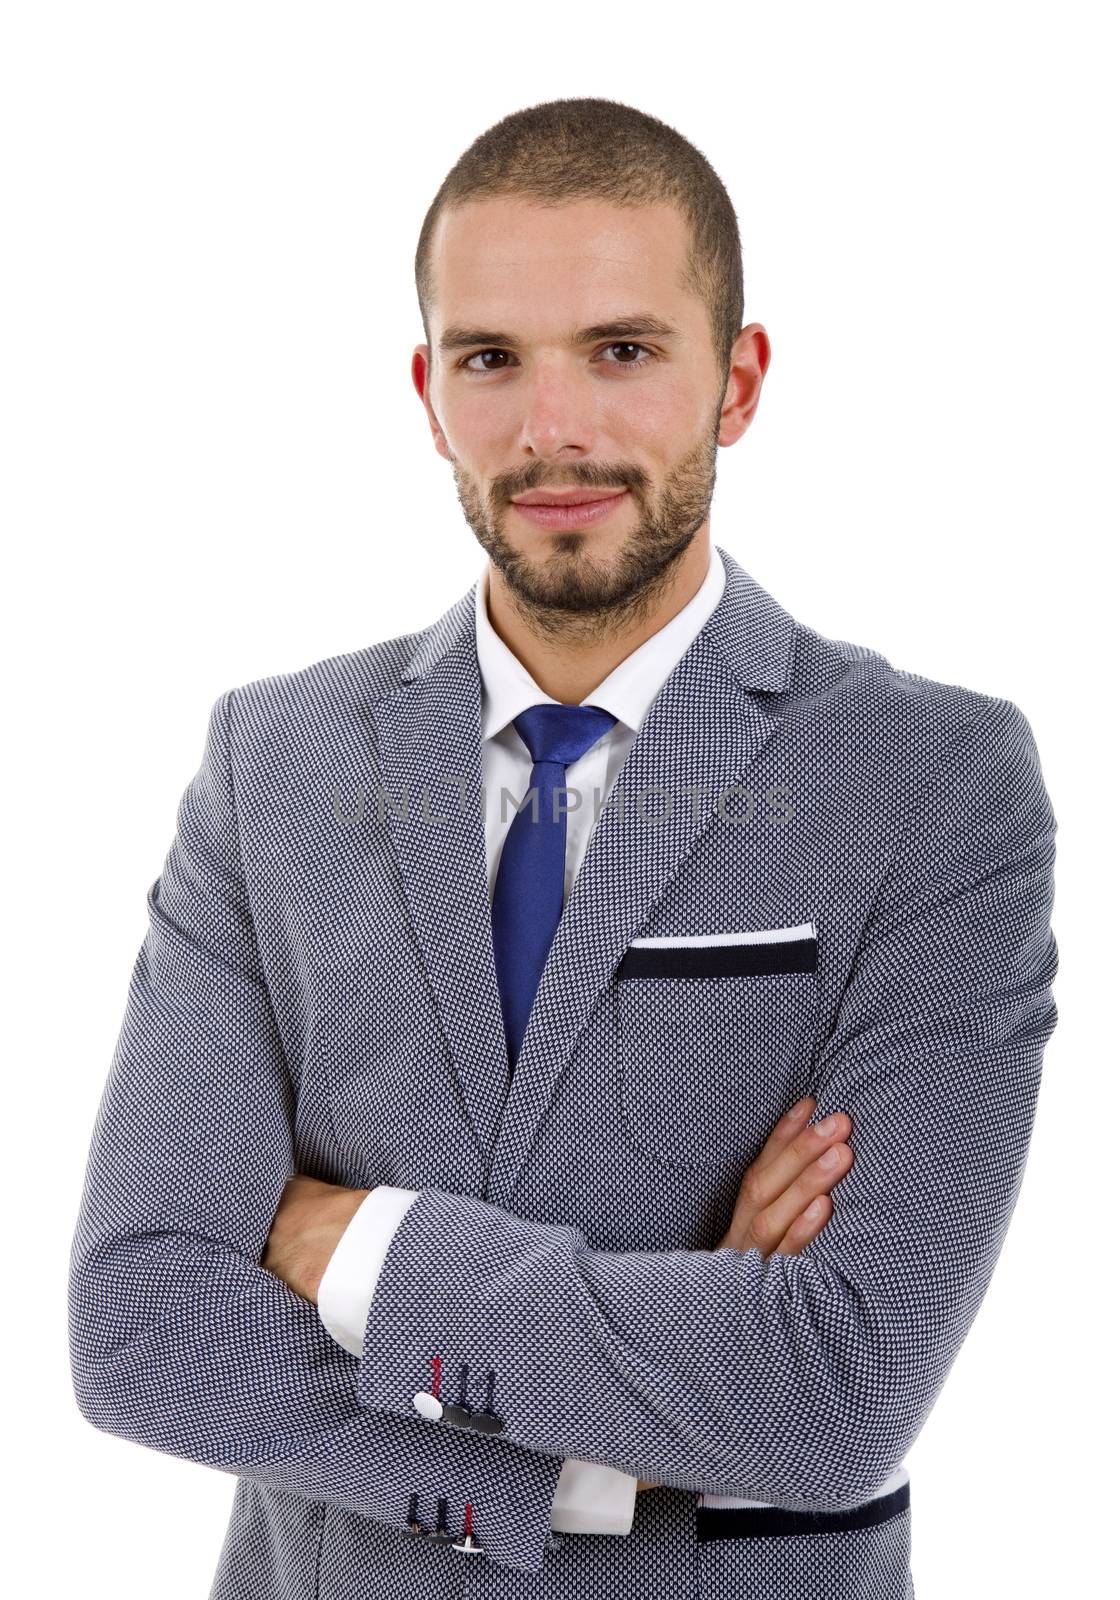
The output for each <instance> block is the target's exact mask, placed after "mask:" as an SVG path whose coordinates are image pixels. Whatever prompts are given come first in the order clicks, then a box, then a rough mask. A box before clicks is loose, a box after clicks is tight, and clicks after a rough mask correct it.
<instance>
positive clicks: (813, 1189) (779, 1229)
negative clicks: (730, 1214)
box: [750, 1144, 855, 1250]
mask: <svg viewBox="0 0 1120 1600" xmlns="http://www.w3.org/2000/svg"><path fill="white" fill-rule="evenodd" d="M854 1160H855V1156H854V1155H853V1153H852V1149H851V1146H850V1145H846V1144H832V1145H830V1146H829V1148H828V1149H827V1150H826V1151H825V1152H824V1157H823V1158H822V1157H818V1159H817V1160H816V1161H814V1162H813V1163H812V1165H811V1166H809V1167H807V1168H806V1169H805V1171H804V1172H803V1173H802V1174H801V1176H800V1177H799V1178H797V1179H796V1180H795V1181H794V1182H793V1183H792V1184H791V1185H790V1187H789V1188H788V1189H786V1190H785V1191H784V1192H783V1193H782V1194H780V1195H779V1196H778V1197H777V1199H776V1200H774V1201H772V1202H771V1204H770V1205H768V1206H764V1207H763V1209H762V1210H761V1211H759V1212H758V1213H757V1214H756V1216H755V1218H754V1220H753V1222H752V1224H751V1233H750V1236H751V1238H752V1239H753V1240H754V1242H755V1244H756V1245H757V1247H758V1248H759V1249H760V1250H772V1249H773V1248H774V1246H775V1242H776V1241H778V1240H780V1239H784V1238H785V1236H786V1233H787V1232H788V1231H789V1229H790V1228H791V1227H792V1226H793V1225H794V1224H795V1223H796V1222H797V1220H798V1218H799V1217H801V1216H802V1215H803V1214H804V1213H805V1212H806V1211H807V1210H808V1208H809V1206H810V1205H811V1204H812V1203H813V1201H814V1200H815V1199H817V1198H818V1197H819V1196H820V1195H823V1194H827V1193H828V1191H829V1190H830V1189H832V1188H833V1187H834V1186H835V1185H836V1184H837V1183H839V1182H840V1179H841V1178H843V1177H845V1176H846V1175H847V1174H848V1172H849V1171H850V1170H851V1166H852V1163H853V1161H854ZM814 1220H815V1215H814Z"/></svg>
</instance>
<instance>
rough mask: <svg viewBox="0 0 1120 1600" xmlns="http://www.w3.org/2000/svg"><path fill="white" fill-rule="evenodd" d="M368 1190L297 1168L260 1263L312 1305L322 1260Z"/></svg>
mask: <svg viewBox="0 0 1120 1600" xmlns="http://www.w3.org/2000/svg"><path fill="white" fill-rule="evenodd" d="M369 1193H370V1191H369V1190H368V1189H346V1188H344V1187H343V1186H342V1185H341V1184H337V1183H323V1182H322V1180H321V1179H319V1178H312V1177H310V1176H309V1175H308V1174H307V1173H305V1172H297V1173H296V1175H295V1177H294V1178H289V1180H288V1182H287V1184H285V1186H284V1193H283V1194H282V1195H281V1196H280V1204H279V1205H278V1206H277V1208H276V1215H275V1217H273V1219H272V1228H271V1231H270V1232H269V1235H268V1242H267V1244H266V1245H265V1251H264V1255H263V1256H262V1258H261V1266H262V1267H264V1268H265V1270H266V1271H267V1272H274V1273H275V1274H276V1276H277V1277H278V1278H283V1280H284V1282H285V1283H286V1284H287V1285H288V1287H289V1288H291V1289H294V1290H295V1292H296V1294H298V1295H302V1297H303V1298H304V1299H305V1300H310V1301H311V1303H312V1305H317V1304H318V1297H319V1284H320V1282H321V1281H322V1277H323V1274H324V1272H326V1270H327V1263H328V1261H329V1260H330V1258H331V1256H332V1255H333V1254H334V1250H335V1246H336V1245H337V1244H338V1241H339V1240H340V1239H341V1238H342V1235H343V1234H344V1233H345V1231H346V1228H347V1225H348V1224H349V1223H350V1221H351V1220H352V1218H353V1216H354V1213H355V1211H357V1209H358V1207H359V1206H360V1205H361V1203H362V1201H363V1200H364V1199H365V1197H366V1195H367V1194H369Z"/></svg>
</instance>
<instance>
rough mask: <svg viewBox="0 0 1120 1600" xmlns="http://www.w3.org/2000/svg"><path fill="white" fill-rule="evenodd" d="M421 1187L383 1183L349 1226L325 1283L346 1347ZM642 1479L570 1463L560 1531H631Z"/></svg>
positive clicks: (335, 1330)
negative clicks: (391, 1245) (402, 1219)
mask: <svg viewBox="0 0 1120 1600" xmlns="http://www.w3.org/2000/svg"><path fill="white" fill-rule="evenodd" d="M418 1198H419V1191H418V1190H416V1189H400V1188H396V1187H395V1186H394V1185H392V1184H387V1183H382V1184H378V1185H377V1187H376V1188H374V1189H371V1190H370V1192H369V1194H367V1195H366V1197H365V1199H364V1200H363V1201H362V1203H361V1205H360V1206H359V1207H358V1209H357V1211H355V1213H354V1215H353V1217H352V1218H351V1219H350V1221H349V1223H348V1224H347V1226H346V1227H345V1228H344V1229H343V1232H342V1236H341V1237H340V1239H339V1241H338V1243H337V1245H336V1246H335V1248H334V1251H333V1253H332V1255H331V1258H330V1260H329V1261H328V1262H327V1265H326V1269H325V1271H324V1273H323V1276H322V1279H321V1280H320V1283H319V1296H318V1305H319V1316H320V1318H321V1320H322V1323H323V1326H324V1327H325V1328H326V1330H327V1332H328V1333H329V1334H330V1335H331V1338H332V1339H337V1340H338V1342H339V1344H340V1345H341V1346H342V1347H343V1349H344V1350H349V1351H350V1353H351V1354H352V1355H354V1356H359V1357H360V1356H361V1353H362V1338H363V1335H364V1333H365V1326H366V1321H367V1319H368V1317H369V1306H370V1301H371V1299H372V1298H373V1291H374V1289H375V1287H376V1285H377V1279H378V1275H379V1273H380V1271H381V1264H382V1262H383V1261H384V1260H385V1254H386V1251H387V1250H388V1248H389V1244H390V1242H391V1240H392V1237H393V1234H394V1233H395V1231H396V1229H397V1227H398V1225H399V1223H400V1220H401V1217H402V1216H403V1215H404V1213H405V1212H406V1211H407V1210H408V1208H409V1206H410V1205H412V1203H413V1202H414V1201H415V1200H417V1199H418ZM637 1494H638V1480H637V1479H636V1478H635V1477H633V1476H632V1475H631V1474H629V1473H623V1472H616V1471H615V1470H614V1468H613V1467H604V1466H601V1465H600V1464H599V1463H598V1462H594V1461H574V1460H571V1459H569V1460H567V1461H565V1462H564V1466H563V1469H562V1471H561V1473H560V1477H559V1479H558V1481H557V1484H556V1495H555V1498H554V1500H553V1502H552V1514H551V1525H552V1527H553V1528H554V1529H555V1530H556V1532H558V1533H602V1534H626V1533H629V1532H630V1531H631V1529H632V1528H633V1524H634V1510H635V1504H636V1501H637Z"/></svg>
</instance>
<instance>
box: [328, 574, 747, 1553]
mask: <svg viewBox="0 0 1120 1600" xmlns="http://www.w3.org/2000/svg"><path fill="white" fill-rule="evenodd" d="M489 573H490V562H489V559H487V561H486V564H485V566H484V567H483V569H482V572H481V574H480V576H479V580H478V584H477V586H476V589H475V639H476V643H477V648H478V665H479V671H480V674H481V677H482V703H481V711H482V787H483V795H484V817H485V829H486V857H487V871H488V883H489V890H490V896H491V899H493V895H494V881H495V879H496V877H497V872H498V861H499V858H500V856H501V853H502V845H503V844H504V842H505V836H506V832H507V830H508V829H509V826H510V824H511V823H512V821H513V818H514V816H515V815H516V812H517V807H518V804H519V803H520V801H521V800H522V798H523V797H524V795H525V794H526V792H527V790H528V788H529V778H530V776H531V774H532V770H533V760H532V757H531V755H530V754H529V750H528V748H527V746H526V745H525V742H524V740H523V739H522V738H521V735H520V734H519V733H518V732H517V729H516V728H515V727H514V726H513V719H514V718H515V717H518V716H520V715H521V713H522V712H523V711H525V710H527V708H528V707H529V706H535V705H541V704H549V705H558V704H560V702H559V701H556V700H553V698H552V696H551V695H547V694H545V693H544V691H543V690H542V689H541V688H540V686H539V685H538V684H537V683H536V682H535V681H534V680H533V678H532V677H531V675H530V674H529V673H528V672H527V671H526V669H525V668H524V667H523V666H522V664H521V662H520V661H519V660H518V659H517V657H516V656H515V655H514V654H513V652H512V650H510V649H509V647H508V646H507V645H506V644H505V643H504V642H503V641H502V640H501V639H500V638H499V637H498V635H497V634H496V633H495V631H494V628H493V626H492V624H491V622H490V617H489V613H488V610H487V603H488V597H489V589H490V581H489ZM726 577H727V573H726V570H725V568H724V565H723V561H722V559H721V558H720V556H719V553H718V551H717V550H716V548H715V547H714V546H713V547H712V551H711V560H710V562H709V564H708V571H707V575H706V577H705V578H704V581H703V583H702V584H701V585H700V588H699V589H698V590H697V592H696V593H695V594H694V595H693V597H692V599H691V600H689V601H688V603H687V604H686V605H684V606H682V608H681V609H680V611H678V612H677V613H676V615H675V616H673V617H670V619H669V621H668V622H666V623H665V625H664V627H662V628H659V629H658V631H657V632H656V633H655V634H653V635H652V636H651V637H650V638H649V639H647V640H645V642H644V643H643V644H640V645H639V646H638V647H637V649H635V650H632V651H631V652H630V654H629V655H628V656H627V657H626V658H625V660H623V661H620V662H619V664H618V666H617V667H615V669H614V671H613V672H611V673H610V674H609V675H608V676H607V677H606V678H604V679H603V682H602V683H601V684H600V685H599V687H598V688H597V689H592V691H591V692H590V694H588V695H586V696H585V697H584V699H583V700H582V701H581V702H580V703H581V704H582V705H597V706H601V707H602V708H603V710H604V711H607V712H609V713H610V714H611V715H612V716H614V717H616V718H617V719H618V720H617V721H616V722H615V724H614V726H613V727H612V728H610V729H608V731H607V732H606V733H604V734H603V735H602V737H601V738H599V739H597V740H596V741H595V743H594V744H593V745H592V746H591V748H590V749H589V750H587V751H585V753H584V754H583V755H582V756H580V757H579V759H578V760H577V761H573V762H571V764H570V765H569V767H568V770H567V775H566V777H565V784H566V786H567V787H568V788H570V789H572V790H574V791H575V794H573V795H571V796H568V797H566V799H565V804H567V805H569V806H571V807H572V808H573V809H571V810H569V811H568V814H567V818H568V820H567V840H566V846H565V857H564V902H565V904H566V903H567V899H568V895H569V894H570V893H571V887H572V884H573V883H574V882H575V876H576V873H577V872H578V871H579V866H580V862H581V861H582V860H583V856H584V852H585V851H586V849H587V841H588V839H589V838H590V836H591V830H592V828H593V826H594V824H595V820H596V818H597V816H598V813H599V811H600V810H601V809H602V805H603V802H604V801H605V800H606V798H607V795H608V793H609V791H610V789H611V786H612V785H613V783H614V780H615V778H616V777H617V776H618V772H619V769H620V768H621V766H622V763H623V762H624V761H625V759H626V756H627V754H628V752H629V750H630V746H631V745H632V744H633V742H634V740H635V738H636V737H637V734H638V729H639V728H640V727H641V724H642V720H643V718H644V717H645V714H646V712H647V711H648V710H649V708H650V706H651V705H652V703H653V700H654V697H655V696H656V694H657V692H658V690H659V689H660V688H661V686H662V684H663V683H664V682H665V680H666V678H667V677H668V676H669V674H670V672H671V671H672V670H673V668H674V667H675V666H676V664H677V662H678V661H679V660H680V658H681V656H682V655H683V654H684V652H685V651H686V650H687V649H688V646H689V645H690V644H691V643H692V641H693V639H695V637H696V635H697V634H698V633H699V632H700V629H701V628H702V627H703V625H704V623H705V622H706V621H707V620H708V618H709V616H711V614H712V612H713V611H714V610H715V607H716V605H717V604H718V602H719V599H720V596H721V595H722V593H723V586H724V583H725V581H726ZM503 790H508V791H509V795H508V796H507V797H506V799H505V802H504V806H503V798H502V791H503ZM576 795H578V797H579V799H578V802H577V799H576ZM418 1193H419V1191H418V1190H415V1189H401V1188H396V1187H394V1186H393V1185H391V1184H384V1183H383V1184H379V1185H378V1186H377V1188H375V1189H371V1190H370V1192H369V1194H368V1195H367V1196H366V1198H365V1199H364V1200H363V1201H362V1203H361V1205H360V1206H359V1207H358V1209H357V1211H356V1212H355V1213H354V1216H353V1218H352V1220H351V1221H350V1223H349V1225H348V1227H347V1228H346V1231H345V1232H344V1233H343V1235H342V1237H341V1238H340V1239H339V1241H338V1244H337V1246H336V1247H335V1250H334V1253H333V1254H332V1256H331V1258H330V1261H329V1262H328V1263H327V1268H326V1271H325V1272H324V1274H323V1278H322V1281H321V1283H320V1285H319V1316H320V1318H321V1320H322V1322H323V1325H324V1327H325V1328H326V1330H327V1332H328V1333H329V1334H330V1335H331V1336H332V1338H334V1339H336V1340H337V1341H338V1343H339V1344H341V1345H343V1346H344V1347H345V1348H346V1349H347V1350H349V1351H350V1352H351V1353H352V1354H353V1355H356V1356H360V1355H361V1354H362V1348H363V1342H364V1337H365V1329H366V1323H367V1322H368V1320H369V1312H370V1306H371V1303H372V1300H373V1292H374V1289H375V1287H376V1284H377V1278H378V1274H379V1273H380V1271H381V1267H382V1264H383V1262H384V1260H385V1257H386V1255H387V1254H388V1251H389V1246H390V1244H391V1243H392V1240H393V1235H394V1233H395V1232H396V1229H397V1226H398V1224H399V1222H400V1220H401V1218H402V1217H403V1216H404V1214H405V1212H406V1211H407V1210H408V1208H409V1206H410V1205H411V1204H412V1202H413V1200H415V1199H416V1198H417V1195H418ZM637 1484H638V1480H637V1479H636V1478H634V1477H632V1476H630V1475H629V1474H628V1473H624V1472H618V1471H616V1470H615V1468H613V1467H608V1466H603V1465H601V1464H600V1463H597V1462H591V1461H576V1460H571V1459H569V1460H567V1461H565V1462H564V1465H563V1467H562V1469H561V1472H560V1477H559V1479H558V1480H557V1484H556V1493H555V1496H554V1498H553V1502H552V1527H553V1528H554V1529H555V1530H556V1531H557V1532H562V1533H618V1534H625V1533H629V1532H630V1529H631V1526H632V1523H633V1520H634V1504H635V1497H636V1493H637ZM757 1503H758V1502H754V1501H749V1500H742V1501H740V1500H730V1499H727V1498H726V1497H725V1498H724V1499H723V1500H721V1504H727V1505H753V1504H757Z"/></svg>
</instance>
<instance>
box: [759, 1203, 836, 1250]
mask: <svg viewBox="0 0 1120 1600" xmlns="http://www.w3.org/2000/svg"><path fill="white" fill-rule="evenodd" d="M831 1219H832V1200H831V1198H830V1197H829V1196H828V1195H827V1194H822V1195H818V1196H817V1198H816V1199H815V1200H814V1201H813V1203H812V1204H811V1205H810V1206H807V1207H806V1209H805V1210H804V1211H803V1212H802V1213H801V1215H800V1216H799V1217H798V1218H797V1219H796V1220H795V1221H794V1222H792V1223H791V1224H790V1226H789V1227H788V1228H787V1229H786V1232H785V1234H784V1236H783V1237H782V1238H781V1239H780V1240H779V1241H778V1243H777V1244H776V1245H775V1246H774V1248H773V1250H772V1251H771V1252H770V1254H771V1255H775V1256H795V1255H797V1253H798V1251H799V1250H804V1248H805V1246H806V1245H807V1244H808V1243H809V1241H810V1240H811V1239H815V1238H816V1237H817V1235H818V1234H819V1233H820V1232H821V1230H822V1229H823V1228H825V1227H827V1226H828V1223H829V1222H830V1221H831Z"/></svg>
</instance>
